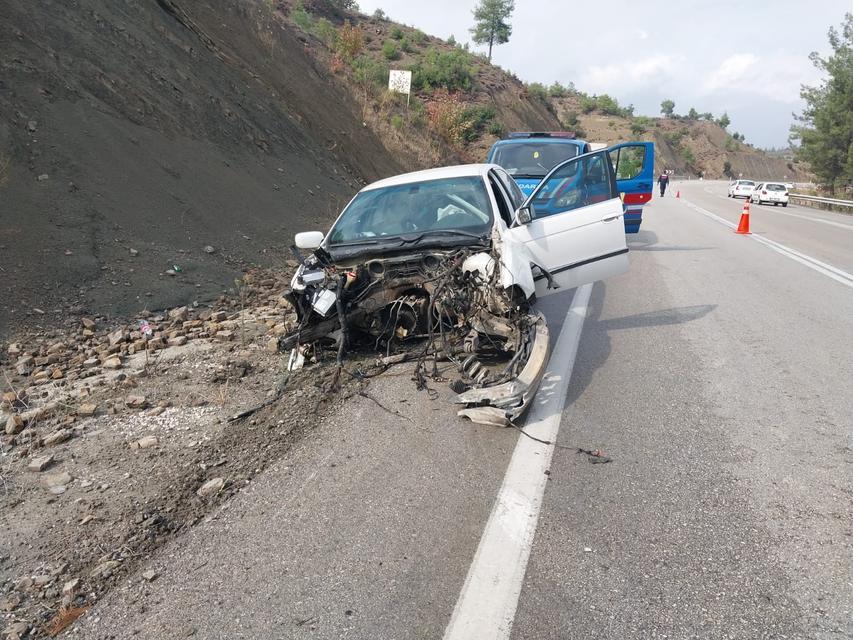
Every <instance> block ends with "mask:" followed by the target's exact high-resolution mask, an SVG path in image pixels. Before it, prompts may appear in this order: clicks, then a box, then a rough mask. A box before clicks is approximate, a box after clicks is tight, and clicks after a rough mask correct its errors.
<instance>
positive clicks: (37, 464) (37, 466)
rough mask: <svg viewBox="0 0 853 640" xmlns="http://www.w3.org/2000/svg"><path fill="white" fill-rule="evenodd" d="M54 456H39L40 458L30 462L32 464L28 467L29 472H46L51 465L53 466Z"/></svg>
mask: <svg viewBox="0 0 853 640" xmlns="http://www.w3.org/2000/svg"><path fill="white" fill-rule="evenodd" d="M53 460H54V458H53V454H48V455H46V456H39V457H38V458H33V459H32V460H30V463H29V464H28V465H27V470H29V471H39V472H41V471H44V470H45V469H47V468H48V467H49V466H50V465H51V464H53Z"/></svg>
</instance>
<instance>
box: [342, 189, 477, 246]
mask: <svg viewBox="0 0 853 640" xmlns="http://www.w3.org/2000/svg"><path fill="white" fill-rule="evenodd" d="M492 220H493V217H492V207H491V205H490V203H489V197H488V194H487V192H486V185H485V182H484V181H483V178H482V177H481V176H462V177H456V178H442V179H438V180H427V181H424V182H411V183H408V184H400V185H394V186H389V187H381V188H378V189H368V190H367V191H362V192H360V193H359V194H358V195H357V196H356V197H355V198H353V200H352V202H350V204H349V206H348V207H347V208H346V209H345V210H344V212H343V214H342V215H341V217H340V219H339V220H338V222H337V223H336V224H335V226H334V227H333V228H332V230H331V231H330V232H329V240H328V244H329V245H330V246H334V245H343V244H358V243H362V242H370V243H372V242H377V241H381V240H383V239H391V238H399V237H400V236H406V237H409V236H414V237H416V238H417V236H423V235H427V234H428V235H437V236H440V235H441V234H448V235H460V236H468V235H470V236H474V237H476V236H482V235H486V234H488V233H490V231H491V228H492Z"/></svg>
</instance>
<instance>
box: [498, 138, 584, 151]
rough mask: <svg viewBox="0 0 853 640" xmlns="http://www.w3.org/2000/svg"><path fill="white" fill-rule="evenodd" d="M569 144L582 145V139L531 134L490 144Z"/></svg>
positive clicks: (503, 145)
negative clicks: (527, 136) (530, 135)
mask: <svg viewBox="0 0 853 640" xmlns="http://www.w3.org/2000/svg"><path fill="white" fill-rule="evenodd" d="M530 143H534V144H571V145H574V146H576V147H582V146H584V144H585V143H584V141H583V140H578V139H577V138H556V137H555V138H547V137H544V136H543V137H539V136H532V137H529V138H508V139H504V140H498V141H497V142H495V144H493V145H492V148H493V149H494V148H495V147H506V146H509V145H514V144H530Z"/></svg>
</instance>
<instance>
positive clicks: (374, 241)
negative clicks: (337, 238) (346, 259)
mask: <svg viewBox="0 0 853 640" xmlns="http://www.w3.org/2000/svg"><path fill="white" fill-rule="evenodd" d="M378 243H379V240H377V239H376V238H364V239H362V240H350V241H349V242H333V243H331V244H329V247H330V248H334V247H356V246H358V245H360V244H378Z"/></svg>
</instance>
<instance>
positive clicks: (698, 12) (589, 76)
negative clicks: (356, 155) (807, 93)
mask: <svg viewBox="0 0 853 640" xmlns="http://www.w3.org/2000/svg"><path fill="white" fill-rule="evenodd" d="M475 4H476V2H475V0H430V1H429V2H420V1H415V0H359V6H360V8H361V11H362V12H363V13H367V14H371V13H373V11H374V10H376V9H377V8H381V9H382V10H383V11H385V13H386V14H387V15H388V16H389V17H390V18H391V19H392V20H395V21H396V22H402V23H405V24H408V25H411V26H414V27H417V28H419V29H421V30H422V31H425V32H427V33H429V34H431V35H434V36H438V37H441V38H447V37H449V36H450V35H453V36H454V37H455V38H456V40H457V41H459V42H467V41H469V40H470V33H469V32H468V29H469V28H470V27H471V26H472V24H473V17H472V10H473V8H474V5H475ZM851 10H853V4H851V0H809V1H808V2H803V1H802V0H797V1H794V0H776V1H774V2H769V1H766V0H761V1H750V0H741V1H739V2H734V1H730V0H718V1H717V2H709V1H707V0H706V1H699V0H681V1H680V2H660V1H659V0H653V1H647V2H625V1H623V0H598V1H593V2H568V1H562V2H560V1H553V0H552V1H550V2H549V1H546V0H516V2H515V12H514V13H513V16H512V18H511V20H510V22H511V24H512V28H513V32H512V36H511V37H510V40H509V42H508V43H506V44H503V45H501V46H498V47H495V48H494V50H493V53H492V62H493V63H495V64H497V65H500V66H501V67H503V68H504V69H507V70H509V71H512V72H513V73H515V74H516V75H517V76H518V77H519V78H521V79H522V80H524V81H525V82H542V83H545V84H551V83H552V82H554V81H559V82H561V83H562V84H568V83H569V82H574V84H575V86H576V87H577V88H578V89H579V90H581V91H585V92H587V93H590V94H592V93H596V94H602V93H608V94H610V95H611V96H613V97H614V98H616V99H617V100H619V102H620V104H623V105H627V104H633V105H634V107H635V113H636V114H637V115H660V103H661V101H662V100H665V99H672V100H673V101H675V111H676V113H682V114H686V113H687V111H688V110H689V109H690V107H695V108H696V110H697V111H699V112H700V113H703V112H707V111H710V112H712V113H714V114H715V116H719V115H720V114H722V113H723V112H724V111H725V112H727V113H728V114H729V117H730V118H731V121H732V124H731V125H730V126H729V131H730V132H735V131H737V132H740V133H743V134H744V135H745V136H746V139H747V141H748V142H751V143H753V144H755V145H756V146H758V147H765V148H767V147H785V146H787V144H788V142H787V141H788V133H789V128H790V126H791V124H792V122H793V121H794V118H793V116H792V113H794V112H796V113H799V112H800V111H801V110H802V107H803V102H802V100H801V99H800V86H801V85H803V84H807V85H817V84H819V83H820V81H821V77H822V76H821V73H820V72H819V71H818V70H817V69H816V68H815V67H814V66H813V65H812V63H811V62H810V60H809V53H811V52H812V51H818V52H819V53H821V54H822V55H825V54H827V53H828V52H829V45H828V41H827V36H826V34H827V31H828V30H829V27H831V26H835V27H838V26H839V25H840V24H841V21H842V20H843V18H844V13H845V11H851ZM471 46H472V49H474V50H477V51H483V52H485V51H486V49H485V47H481V46H479V45H474V44H473V43H472V44H471Z"/></svg>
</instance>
